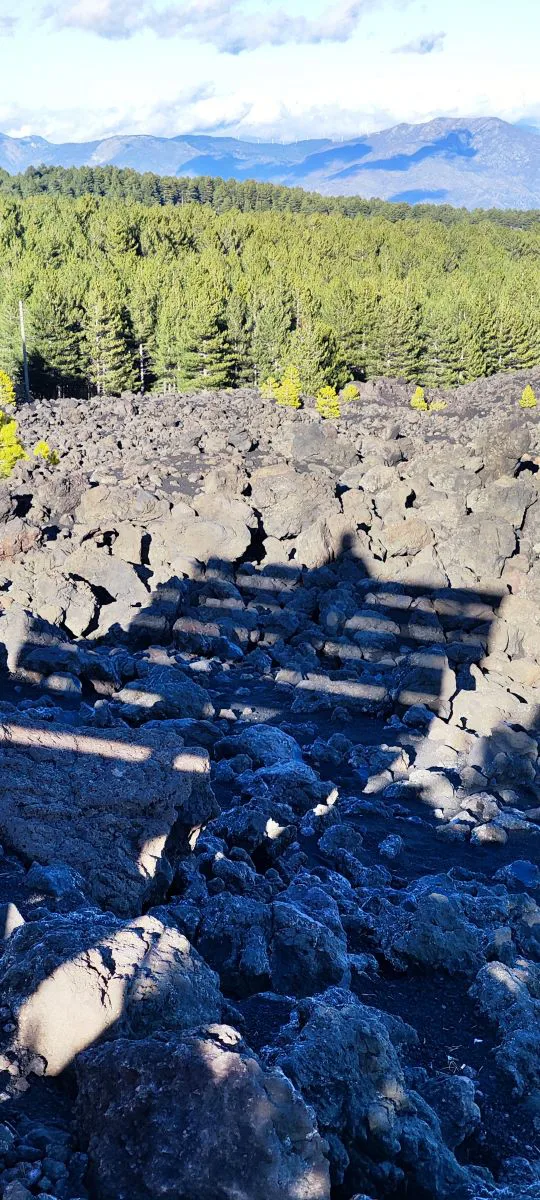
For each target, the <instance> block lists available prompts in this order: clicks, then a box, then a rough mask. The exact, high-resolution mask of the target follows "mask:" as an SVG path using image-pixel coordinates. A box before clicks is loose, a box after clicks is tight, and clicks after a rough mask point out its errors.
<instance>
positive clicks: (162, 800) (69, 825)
mask: <svg viewBox="0 0 540 1200" xmlns="http://www.w3.org/2000/svg"><path fill="white" fill-rule="evenodd" d="M216 811H217V809H216V803H215V800H214V797H213V794H212V791H211V788H210V784H209V763H208V756H207V754H206V752H205V751H204V750H202V749H201V748H200V747H194V748H191V749H186V748H185V747H184V744H183V740H182V738H181V737H179V736H178V734H177V733H176V732H172V731H169V730H164V731H161V730H159V731H158V730H155V729H152V730H148V731H147V732H146V733H145V734H144V736H143V735H141V734H140V733H138V732H136V731H134V730H130V729H126V730H124V729H121V728H120V729H118V728H115V729H104V730H98V729H95V728H85V727H84V726H83V727H81V728H73V727H69V726H67V725H62V724H60V723H58V722H56V721H51V722H45V723H43V722H40V723H39V724H38V723H37V722H34V721H31V720H29V719H28V716H26V715H25V717H24V718H23V719H17V720H14V721H7V722H6V723H4V724H2V725H0V824H1V827H2V835H3V838H4V841H5V842H6V843H7V844H8V845H9V846H11V847H12V848H13V849H14V850H16V851H18V852H19V853H21V854H23V855H24V856H25V857H27V858H28V859H30V860H32V859H35V860H36V861H37V862H40V863H55V862H58V861H61V862H63V863H66V864H67V865H68V866H72V867H74V868H76V869H77V870H79V871H81V872H82V874H83V875H84V878H85V882H86V888H87V891H88V895H89V897H91V898H92V899H93V900H95V901H96V902H97V903H98V904H101V905H102V906H103V907H104V908H110V909H112V911H113V912H117V913H119V914H121V915H125V916H128V915H135V914H136V913H138V912H140V910H141V907H142V906H143V904H144V903H145V902H148V900H149V899H151V898H152V894H153V891H154V890H155V884H156V877H158V884H159V875H160V874H161V873H162V872H163V871H164V870H165V871H167V870H169V871H170V869H171V868H170V866H169V863H168V857H169V856H173V857H174V854H175V853H176V852H177V851H178V849H179V847H178V845H176V846H175V844H174V843H175V842H178V841H181V839H182V836H183V837H184V838H186V835H187V833H188V832H189V830H190V829H191V828H193V827H194V826H196V825H200V824H202V823H203V822H204V821H206V820H208V818H209V817H211V816H213V815H214V814H215V812H216ZM158 895H159V887H158Z"/></svg>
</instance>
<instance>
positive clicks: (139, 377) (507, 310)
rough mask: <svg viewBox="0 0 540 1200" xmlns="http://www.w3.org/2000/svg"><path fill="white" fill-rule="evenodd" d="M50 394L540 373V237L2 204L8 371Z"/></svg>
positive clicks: (413, 224)
mask: <svg viewBox="0 0 540 1200" xmlns="http://www.w3.org/2000/svg"><path fill="white" fill-rule="evenodd" d="M19 300H22V301H23V304H24V311H25V317H26V326H27V337H28V354H29V366H30V382H31V389H32V391H33V393H34V394H36V395H55V394H74V395H82V396H84V395H86V394H88V393H89V392H92V391H94V392H95V391H97V392H107V393H112V394H118V393H119V392H121V391H124V390H139V389H140V388H141V386H143V387H144V389H145V390H150V389H151V388H159V389H162V390H185V389H198V388H204V387H237V386H239V385H242V384H251V383H262V382H263V381H264V380H266V379H267V378H268V377H269V376H272V377H274V378H279V377H280V375H282V373H283V372H284V371H285V370H286V369H287V368H288V367H294V368H296V370H297V371H298V373H299V375H300V378H301V380H302V385H303V388H304V390H306V391H308V392H313V393H315V392H316V391H317V390H318V389H319V388H321V387H324V386H325V385H334V386H339V385H341V384H342V383H344V382H346V380H347V379H350V378H356V379H366V378H370V377H373V376H378V375H387V376H388V375H390V376H402V377H405V378H406V379H408V380H410V381H411V382H414V383H417V384H421V385H423V386H431V387H433V386H453V385H456V384H458V383H462V382H467V381H469V380H473V379H476V378H477V377H479V376H481V375H488V374H492V373H493V372H495V371H499V370H512V369H520V368H528V367H532V366H535V365H537V364H540V232H539V231H538V230H537V229H535V228H531V229H528V230H520V229H510V228H505V227H502V226H499V225H497V224H495V223H493V222H491V221H482V222H478V223H475V222H470V221H468V220H464V221H459V222H456V223H455V224H452V225H449V226H446V225H444V224H442V223H441V222H439V221H436V220H429V219H427V218H426V219H424V220H422V221H418V220H417V219H416V218H413V217H411V218H407V219H403V220H400V221H398V222H396V221H393V220H389V219H387V218H386V217H385V216H381V215H371V216H366V215H364V214H358V215H357V216H355V217H349V216H345V215H343V214H342V213H339V212H333V213H318V212H313V213H294V212H276V211H272V210H271V211H266V212H264V211H263V212H258V211H251V212H240V211H238V210H237V209H231V210H230V211H226V212H222V213H216V212H215V211H214V209H213V208H212V207H211V206H210V205H209V204H197V203H185V204H184V205H180V206H178V205H174V204H170V205H158V204H156V205H147V204H143V203H140V202H130V201H125V200H118V201H117V200H112V199H111V198H108V197H105V198H101V197H96V196H91V195H83V196H80V197H78V198H68V197H63V196H56V195H50V194H46V195H38V196H29V197H27V198H25V199H18V198H17V197H15V196H6V195H4V196H2V195H0V369H3V370H5V371H7V372H8V374H9V375H10V376H12V377H13V378H15V379H16V380H20V377H21V339H20V330H19V314H18V304H19Z"/></svg>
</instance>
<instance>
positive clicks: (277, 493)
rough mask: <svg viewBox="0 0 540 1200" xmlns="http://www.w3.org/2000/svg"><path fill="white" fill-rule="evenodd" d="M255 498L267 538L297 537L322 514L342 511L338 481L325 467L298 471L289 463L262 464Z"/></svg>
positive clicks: (255, 480) (256, 474) (256, 473)
mask: <svg viewBox="0 0 540 1200" xmlns="http://www.w3.org/2000/svg"><path fill="white" fill-rule="evenodd" d="M251 488H252V494H251V500H252V504H253V506H254V508H256V509H257V510H259V511H260V512H261V513H262V519H263V525H264V530H265V533H266V535H267V537H275V538H293V537H297V536H298V534H299V533H302V532H303V531H304V530H306V529H308V528H309V526H310V525H313V524H314V522H315V521H317V519H318V518H319V517H329V516H330V515H331V514H332V513H335V514H336V515H339V514H340V511H341V510H340V505H339V501H338V500H337V499H336V497H335V484H334V482H333V480H332V477H331V475H330V474H329V473H327V472H325V471H322V470H319V471H317V470H311V471H309V472H301V471H295V470H294V468H293V467H288V466H286V464H285V463H282V464H279V465H278V466H265V467H259V468H258V469H257V470H256V471H254V472H253V476H252V480H251Z"/></svg>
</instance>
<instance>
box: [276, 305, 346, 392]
mask: <svg viewBox="0 0 540 1200" xmlns="http://www.w3.org/2000/svg"><path fill="white" fill-rule="evenodd" d="M287 358H288V362H289V363H291V365H292V366H294V367H296V369H297V371H298V374H299V375H300V379H301V381H302V390H303V391H304V392H306V393H307V394H308V395H310V396H315V395H316V394H317V392H318V391H319V388H322V387H325V385H328V384H337V385H338V386H339V385H340V383H343V382H345V378H346V375H347V372H346V370H344V367H343V362H342V361H341V360H340V355H339V348H338V341H337V338H336V335H335V333H334V332H333V330H332V329H331V328H330V326H329V325H325V324H324V322H323V321H310V320H307V321H304V322H303V323H302V324H301V325H300V326H299V328H298V329H296V330H295V331H294V333H293V334H292V336H291V339H290V342H289V347H288V351H287Z"/></svg>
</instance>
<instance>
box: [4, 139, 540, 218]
mask: <svg viewBox="0 0 540 1200" xmlns="http://www.w3.org/2000/svg"><path fill="white" fill-rule="evenodd" d="M40 163H46V164H48V165H54V166H66V167H68V166H84V165H87V166H102V165H105V164H111V165H115V166H119V167H131V168H133V169H134V170H137V171H155V172H158V173H161V174H172V175H179V174H182V175H190V176H195V175H211V176H220V177H223V178H227V179H229V178H232V179H237V180H244V179H256V180H259V181H261V182H268V183H279V184H287V185H290V186H299V187H305V188H309V189H311V190H313V191H318V192H321V193H323V194H325V195H354V194H358V195H361V196H368V197H369V196H379V197H381V198H382V199H385V200H406V201H410V202H411V203H420V202H433V203H441V204H442V203H445V204H454V205H458V206H465V207H467V208H478V207H484V208H489V207H501V208H520V209H524V208H535V207H538V206H540V137H539V134H538V132H537V131H535V130H534V129H532V128H529V127H523V126H517V125H511V124H508V123H507V122H505V121H501V120H499V119H497V118H474V119H468V118H460V119H457V118H456V119H454V118H437V119H436V120H433V121H429V122H427V123H426V124H423V125H396V126H394V127H393V128H392V129H387V130H383V131H382V132H380V133H374V134H369V135H362V136H360V137H358V138H354V139H351V140H350V141H347V142H339V143H338V142H332V141H329V140H325V139H320V140H312V141H304V142H292V143H289V144H282V143H274V142H272V143H264V142H248V141H246V142H244V141H240V140H239V139H237V138H230V137H212V136H198V135H194V134H187V135H183V134H180V135H178V136H177V137H174V138H160V137H152V136H145V135H125V136H124V135H119V136H116V137H110V138H105V139H103V140H101V141H92V142H80V143H66V144H62V145H54V144H53V143H51V142H47V141H45V140H44V139H43V138H39V137H26V138H11V137H8V136H7V135H0V167H3V168H4V169H5V170H6V171H9V172H10V173H15V172H18V171H24V170H25V169H26V168H27V167H28V166H37V165H39V164H40Z"/></svg>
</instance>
